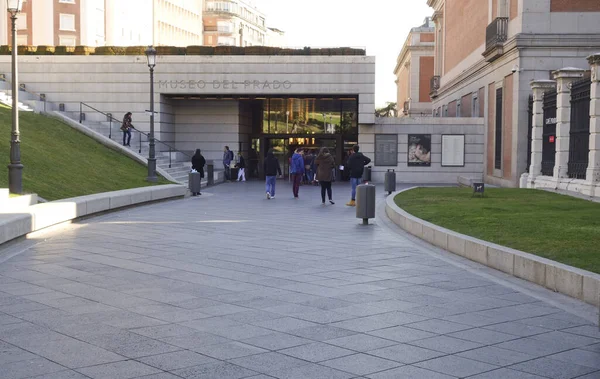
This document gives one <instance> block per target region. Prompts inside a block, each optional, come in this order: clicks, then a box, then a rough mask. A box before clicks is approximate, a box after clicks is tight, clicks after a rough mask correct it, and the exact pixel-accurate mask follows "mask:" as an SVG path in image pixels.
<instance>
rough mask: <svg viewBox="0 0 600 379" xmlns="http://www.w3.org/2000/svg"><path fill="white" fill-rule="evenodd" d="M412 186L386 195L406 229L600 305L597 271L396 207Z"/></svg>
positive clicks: (395, 219)
mask: <svg viewBox="0 0 600 379" xmlns="http://www.w3.org/2000/svg"><path fill="white" fill-rule="evenodd" d="M413 188H417V187H412V188H407V189H404V190H402V191H397V192H394V193H393V194H392V195H390V196H388V198H387V199H386V206H385V213H386V215H387V216H388V217H389V219H390V220H391V221H392V222H393V223H394V224H396V225H398V226H399V227H400V228H402V229H403V230H405V231H406V232H408V233H410V234H412V235H414V236H416V237H419V238H421V239H422V240H425V241H427V242H429V243H430V244H432V245H435V246H437V247H440V248H442V249H444V250H447V251H449V252H451V253H453V254H456V255H460V256H462V257H464V258H467V259H470V260H472V261H474V262H477V263H480V264H483V265H485V266H488V267H491V268H493V269H496V270H499V271H502V272H505V273H507V274H510V275H513V276H515V277H517V278H520V279H524V280H527V281H529V282H532V283H535V284H538V285H540V286H543V287H546V288H548V289H550V290H553V291H555V292H560V293H562V294H564V295H567V296H570V297H573V298H576V299H579V300H582V301H584V302H586V303H588V304H592V305H595V306H600V275H598V274H595V273H593V272H589V271H586V270H582V269H578V268H575V267H571V266H567V265H565V264H562V263H558V262H555V261H552V260H550V259H546V258H542V257H538V256H536V255H533V254H529V253H525V252H523V251H520V250H515V249H511V248H509V247H505V246H501V245H496V244H494V243H491V242H487V241H483V240H480V239H477V238H473V237H469V236H466V235H464V234H460V233H457V232H454V231H452V230H449V229H446V228H442V227H441V226H438V225H435V224H432V223H430V222H427V221H424V220H421V219H420V218H418V217H415V216H413V215H411V214H410V213H408V212H406V211H404V210H403V209H401V208H400V207H398V206H397V205H396V203H395V201H394V199H395V197H396V195H398V194H399V193H402V192H404V191H408V190H410V189H413Z"/></svg>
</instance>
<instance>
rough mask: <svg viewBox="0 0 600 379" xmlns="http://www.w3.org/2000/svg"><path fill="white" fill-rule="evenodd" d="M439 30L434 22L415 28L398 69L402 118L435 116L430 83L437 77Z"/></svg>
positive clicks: (397, 79) (399, 103)
mask: <svg viewBox="0 0 600 379" xmlns="http://www.w3.org/2000/svg"><path fill="white" fill-rule="evenodd" d="M434 33H435V28H434V25H433V22H432V21H431V19H430V18H427V19H425V22H424V24H423V25H421V26H419V27H417V28H412V29H411V31H410V33H409V34H408V37H407V38H406V42H405V43H404V46H403V47H402V51H401V52H400V55H398V60H397V63H396V68H395V69H394V75H395V76H396V87H397V89H398V100H397V104H398V112H399V114H400V116H424V115H431V98H430V97H429V81H430V80H431V77H432V76H433V64H434V58H433V55H434V54H433V52H434V46H435V44H434V41H435V34H434Z"/></svg>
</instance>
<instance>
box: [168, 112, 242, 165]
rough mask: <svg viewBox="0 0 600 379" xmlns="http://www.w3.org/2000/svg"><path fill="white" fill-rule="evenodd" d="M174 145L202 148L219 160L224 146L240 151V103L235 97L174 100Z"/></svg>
mask: <svg viewBox="0 0 600 379" xmlns="http://www.w3.org/2000/svg"><path fill="white" fill-rule="evenodd" d="M173 112H174V115H175V116H174V117H175V124H176V127H175V130H176V131H175V148H176V149H178V150H181V151H186V152H193V151H194V150H195V149H201V150H202V154H203V155H204V157H205V158H206V159H207V160H211V159H213V160H217V161H220V160H222V158H223V147H224V146H226V145H227V146H229V147H230V149H231V150H233V151H237V150H238V142H239V138H240V137H239V135H240V111H239V102H238V101H236V100H214V101H207V100H174V101H173Z"/></svg>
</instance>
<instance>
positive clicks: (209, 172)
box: [206, 162, 215, 186]
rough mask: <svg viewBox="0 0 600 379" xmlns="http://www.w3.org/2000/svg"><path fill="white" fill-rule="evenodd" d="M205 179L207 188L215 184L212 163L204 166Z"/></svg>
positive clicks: (213, 165)
mask: <svg viewBox="0 0 600 379" xmlns="http://www.w3.org/2000/svg"><path fill="white" fill-rule="evenodd" d="M206 177H207V179H206V180H207V181H208V185H209V186H212V185H213V184H215V164H214V163H213V162H209V163H208V164H207V165H206Z"/></svg>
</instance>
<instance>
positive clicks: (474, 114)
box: [471, 93, 479, 117]
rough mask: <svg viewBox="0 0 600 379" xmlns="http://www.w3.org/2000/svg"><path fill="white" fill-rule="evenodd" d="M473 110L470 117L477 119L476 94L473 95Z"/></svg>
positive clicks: (477, 97)
mask: <svg viewBox="0 0 600 379" xmlns="http://www.w3.org/2000/svg"><path fill="white" fill-rule="evenodd" d="M472 104H473V109H472V110H471V117H479V96H478V94H477V93H474V94H473V101H472Z"/></svg>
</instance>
